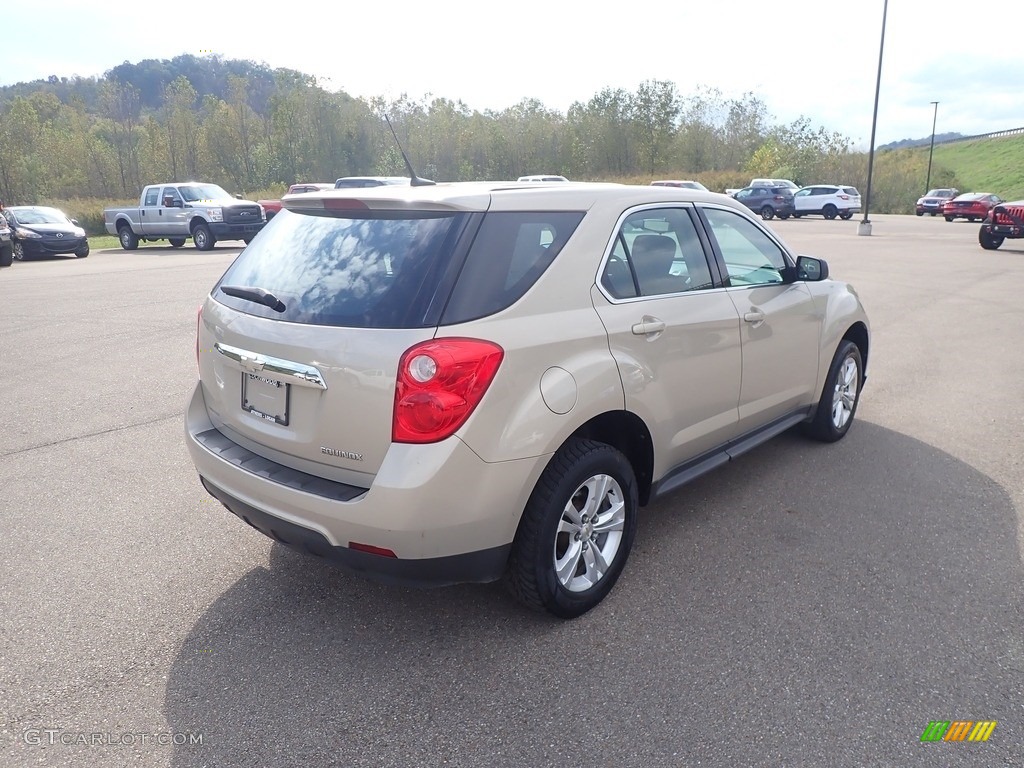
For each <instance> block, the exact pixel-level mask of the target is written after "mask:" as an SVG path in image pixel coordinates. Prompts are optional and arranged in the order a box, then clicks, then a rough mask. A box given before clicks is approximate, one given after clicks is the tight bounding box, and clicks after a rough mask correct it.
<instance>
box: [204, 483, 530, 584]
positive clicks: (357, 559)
mask: <svg viewBox="0 0 1024 768" xmlns="http://www.w3.org/2000/svg"><path fill="white" fill-rule="evenodd" d="M200 480H201V481H202V483H203V487H204V488H206V490H207V491H208V492H209V494H210V495H211V496H213V497H214V498H215V499H217V501H219V502H220V503H221V504H223V505H224V506H225V507H227V509H228V510H230V511H231V512H233V513H234V514H236V515H237V516H238V517H240V518H241V519H242V520H244V521H245V522H247V523H248V524H249V525H251V526H252V527H253V528H255V529H256V530H257V531H259V532H260V533H263V534H265V535H266V536H268V537H270V538H271V539H273V540H274V541H277V542H280V543H281V544H284V545H286V546H288V547H291V548H292V549H296V550H299V551H301V552H305V553H306V554H310V555H315V556H317V557H322V558H324V559H326V560H330V561H331V562H332V563H334V564H335V565H338V566H340V567H342V568H344V569H345V570H346V571H349V572H351V573H355V574H358V575H360V576H364V577H366V578H369V579H372V580H374V581H379V582H383V583H385V584H395V585H400V586H414V587H440V586H445V585H448V584H459V583H462V582H469V581H495V580H497V579H499V578H501V575H502V574H503V573H504V572H505V565H506V563H507V562H508V555H509V552H510V551H511V549H512V545H511V544H506V545H504V546H500V547H492V548H491V549H485V550H480V551H478V552H467V553H464V554H461V555H449V556H447V557H427V558H421V559H419V560H408V559H406V560H400V559H398V558H394V557H384V556H382V555H375V554H371V553H369V552H362V551H360V550H357V549H351V548H349V547H341V546H335V545H333V544H331V542H329V541H328V540H327V538H326V537H325V536H324V535H323V534H321V533H319V532H318V531H314V530H311V529H309V528H304V527H303V526H301V525H297V524H296V523H292V522H289V521H287V520H283V519H281V518H279V517H274V516H273V515H270V514H267V513H266V512H263V511H262V510H259V509H256V507H254V506H252V505H250V504H246V503H245V502H244V501H242V500H241V499H236V498H235V497H234V496H232V495H231V494H229V493H228V492H227V491H224V490H223V489H221V488H218V487H217V486H216V485H214V484H213V483H211V482H210V481H209V480H207V479H206V478H204V477H200Z"/></svg>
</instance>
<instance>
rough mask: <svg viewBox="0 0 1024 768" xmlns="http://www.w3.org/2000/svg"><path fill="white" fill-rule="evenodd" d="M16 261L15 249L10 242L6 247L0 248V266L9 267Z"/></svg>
mask: <svg viewBox="0 0 1024 768" xmlns="http://www.w3.org/2000/svg"><path fill="white" fill-rule="evenodd" d="M13 262H14V249H13V248H12V247H11V244H10V243H8V244H7V247H6V248H0V267H9V266H11V264H12V263H13Z"/></svg>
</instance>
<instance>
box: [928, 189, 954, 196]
mask: <svg viewBox="0 0 1024 768" xmlns="http://www.w3.org/2000/svg"><path fill="white" fill-rule="evenodd" d="M952 196H953V190H951V189H933V190H932V191H931V192H929V193H928V194H927V195H925V197H952Z"/></svg>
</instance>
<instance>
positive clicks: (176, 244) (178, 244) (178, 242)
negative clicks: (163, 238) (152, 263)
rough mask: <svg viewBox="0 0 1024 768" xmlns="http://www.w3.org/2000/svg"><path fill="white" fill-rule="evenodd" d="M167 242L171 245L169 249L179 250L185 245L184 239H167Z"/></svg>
mask: <svg viewBox="0 0 1024 768" xmlns="http://www.w3.org/2000/svg"><path fill="white" fill-rule="evenodd" d="M167 242H169V243H170V244H171V248H181V246H183V245H184V244H185V238H184V237H169V238H167Z"/></svg>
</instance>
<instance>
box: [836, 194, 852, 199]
mask: <svg viewBox="0 0 1024 768" xmlns="http://www.w3.org/2000/svg"><path fill="white" fill-rule="evenodd" d="M836 197H838V198H839V199H840V200H849V199H850V196H849V195H836Z"/></svg>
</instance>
